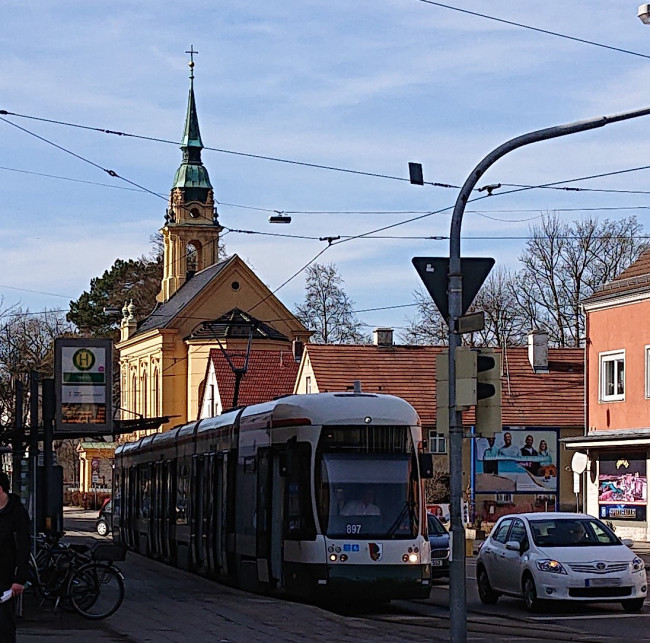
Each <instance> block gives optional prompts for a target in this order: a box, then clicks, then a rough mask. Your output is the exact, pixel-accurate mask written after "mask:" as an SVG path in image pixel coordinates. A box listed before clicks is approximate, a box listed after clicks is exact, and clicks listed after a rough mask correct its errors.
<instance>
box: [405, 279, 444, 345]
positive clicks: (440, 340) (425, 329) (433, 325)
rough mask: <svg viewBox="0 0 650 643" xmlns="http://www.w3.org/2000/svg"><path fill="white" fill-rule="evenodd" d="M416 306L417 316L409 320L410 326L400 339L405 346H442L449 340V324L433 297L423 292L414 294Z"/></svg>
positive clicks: (417, 291)
mask: <svg viewBox="0 0 650 643" xmlns="http://www.w3.org/2000/svg"><path fill="white" fill-rule="evenodd" d="M413 300H414V303H415V305H416V312H415V316H414V317H411V318H408V319H407V323H408V326H407V327H406V330H405V331H404V332H403V333H400V338H401V340H402V341H403V342H404V343H405V344H416V345H418V346H440V345H441V344H446V343H447V339H448V332H449V331H448V330H447V322H446V321H445V320H444V319H443V318H442V315H441V314H440V312H439V311H438V309H437V308H436V305H435V304H434V303H433V299H431V295H429V293H428V292H424V291H423V290H416V291H414V293H413Z"/></svg>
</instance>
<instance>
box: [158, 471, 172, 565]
mask: <svg viewBox="0 0 650 643" xmlns="http://www.w3.org/2000/svg"><path fill="white" fill-rule="evenodd" d="M160 466H161V473H160V475H161V480H160V555H161V556H162V557H163V559H164V560H169V530H170V524H169V497H170V494H169V485H170V476H169V460H165V461H164V462H161V465H160Z"/></svg>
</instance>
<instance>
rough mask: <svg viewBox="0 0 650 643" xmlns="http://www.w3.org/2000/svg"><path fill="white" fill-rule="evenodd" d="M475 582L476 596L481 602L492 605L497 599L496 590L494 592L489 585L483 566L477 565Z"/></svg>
mask: <svg viewBox="0 0 650 643" xmlns="http://www.w3.org/2000/svg"><path fill="white" fill-rule="evenodd" d="M476 584H477V586H478V596H479V598H480V599H481V603H484V604H485V605H494V604H495V603H496V602H497V601H498V600H499V594H498V592H495V591H494V590H493V589H492V585H490V579H489V578H488V575H487V572H486V571H485V567H479V568H478V571H477V574H476Z"/></svg>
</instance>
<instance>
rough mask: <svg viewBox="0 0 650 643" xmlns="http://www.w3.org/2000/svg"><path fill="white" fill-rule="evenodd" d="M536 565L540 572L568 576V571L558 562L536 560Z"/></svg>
mask: <svg viewBox="0 0 650 643" xmlns="http://www.w3.org/2000/svg"><path fill="white" fill-rule="evenodd" d="M535 564H536V565H537V569H539V571H540V572H550V573H551V574H566V569H564V567H562V563H558V561H557V560H551V559H548V558H547V559H546V560H536V561H535Z"/></svg>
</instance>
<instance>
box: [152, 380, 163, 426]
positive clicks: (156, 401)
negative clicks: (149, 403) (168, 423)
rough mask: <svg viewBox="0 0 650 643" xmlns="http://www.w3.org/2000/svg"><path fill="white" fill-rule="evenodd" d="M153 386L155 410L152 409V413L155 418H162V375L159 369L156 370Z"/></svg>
mask: <svg viewBox="0 0 650 643" xmlns="http://www.w3.org/2000/svg"><path fill="white" fill-rule="evenodd" d="M151 384H152V386H153V408H152V409H151V412H152V415H153V417H160V415H161V414H162V411H161V409H160V375H159V373H158V368H154V371H153V381H152V382H151Z"/></svg>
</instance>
